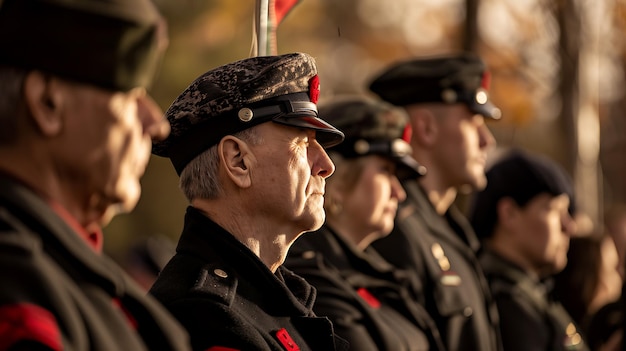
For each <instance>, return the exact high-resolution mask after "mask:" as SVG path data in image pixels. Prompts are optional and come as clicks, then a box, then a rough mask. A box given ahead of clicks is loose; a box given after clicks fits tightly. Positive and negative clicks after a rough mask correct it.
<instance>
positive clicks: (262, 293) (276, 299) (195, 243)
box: [150, 207, 345, 351]
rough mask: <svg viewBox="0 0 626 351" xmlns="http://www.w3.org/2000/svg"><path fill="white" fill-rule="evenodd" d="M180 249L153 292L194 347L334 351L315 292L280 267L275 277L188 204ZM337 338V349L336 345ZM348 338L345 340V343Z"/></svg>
mask: <svg viewBox="0 0 626 351" xmlns="http://www.w3.org/2000/svg"><path fill="white" fill-rule="evenodd" d="M176 250H177V253H176V255H175V256H174V257H173V258H172V260H171V261H170V262H169V263H168V264H167V265H166V266H165V268H164V269H163V271H162V272H161V274H160V275H159V277H158V279H157V281H156V282H155V284H154V285H153V286H152V289H151V290H150V292H151V293H152V294H154V296H155V297H156V298H157V299H158V300H160V301H161V302H162V303H163V304H164V305H165V306H166V307H167V308H168V309H169V310H170V311H171V312H172V313H173V314H174V315H175V316H176V317H177V318H178V319H179V321H180V322H181V323H182V324H183V325H184V326H185V327H186V328H187V330H188V331H189V334H190V336H191V340H192V344H193V347H194V349H195V350H207V349H210V347H216V348H215V349H219V348H217V347H228V348H229V349H234V350H246V351H248V350H276V351H278V350H290V351H291V350H324V351H326V350H335V349H339V348H340V347H339V345H342V346H345V340H340V339H337V340H336V339H335V337H334V332H333V328H332V324H331V322H330V320H329V319H328V318H325V317H317V316H315V314H314V313H313V310H312V305H313V302H314V300H315V294H316V292H315V289H314V288H313V287H312V286H311V285H309V284H308V283H307V282H306V281H305V280H304V279H302V278H301V277H299V276H297V275H295V274H294V273H292V272H291V271H289V270H287V269H285V268H284V267H280V268H279V269H278V270H277V271H276V274H273V273H272V272H271V271H270V270H269V269H268V268H267V266H265V264H264V263H263V262H261V260H260V259H259V258H258V257H257V256H256V255H255V254H254V253H253V252H252V251H250V250H249V249H248V248H247V247H246V246H244V245H243V244H242V243H241V242H239V241H238V240H237V239H236V238H235V237H234V236H232V235H231V234H230V233H228V232H227V231H225V230H224V229H223V228H221V227H220V226H219V225H217V224H216V223H215V222H213V221H212V220H211V219H209V218H208V217H206V216H205V215H203V214H202V213H201V212H200V211H199V210H197V209H195V208H193V207H189V208H187V214H186V216H185V226H184V229H183V233H182V236H181V237H180V240H179V242H178V247H177V249H176ZM336 341H337V345H338V346H337V347H336V346H335V342H336ZM341 341H343V343H341Z"/></svg>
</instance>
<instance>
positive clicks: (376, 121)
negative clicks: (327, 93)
mask: <svg viewBox="0 0 626 351" xmlns="http://www.w3.org/2000/svg"><path fill="white" fill-rule="evenodd" d="M319 111H320V115H321V116H323V117H324V119H325V120H326V121H328V122H329V123H331V124H332V125H334V126H335V127H337V128H339V129H340V130H341V131H342V132H343V133H344V134H345V140H344V141H343V142H342V143H341V144H339V145H336V146H333V147H331V148H329V149H328V151H329V152H337V153H339V154H341V155H342V156H343V157H345V158H356V157H362V156H367V155H380V156H383V157H387V158H390V159H391V160H393V161H395V162H396V163H397V165H398V171H397V176H398V178H400V179H407V178H415V177H419V176H422V175H424V174H426V168H425V167H424V166H422V165H420V164H419V163H418V162H417V161H416V160H415V159H413V157H411V154H412V152H413V150H412V148H411V146H410V145H409V143H408V142H409V141H410V140H409V139H410V126H409V125H408V124H407V123H408V115H407V114H406V112H405V111H404V110H403V109H400V108H397V107H395V106H393V105H391V104H388V103H386V102H384V101H374V100H370V99H367V98H365V97H360V96H359V97H343V98H337V99H335V100H333V101H330V102H327V103H325V104H320V107H319Z"/></svg>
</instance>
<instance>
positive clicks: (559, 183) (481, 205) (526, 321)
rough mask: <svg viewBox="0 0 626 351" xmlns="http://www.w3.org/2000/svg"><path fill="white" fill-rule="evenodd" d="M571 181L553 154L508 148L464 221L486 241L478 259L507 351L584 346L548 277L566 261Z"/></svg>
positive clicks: (571, 231)
mask: <svg viewBox="0 0 626 351" xmlns="http://www.w3.org/2000/svg"><path fill="white" fill-rule="evenodd" d="M573 202H574V196H573V186H572V184H571V180H570V178H569V176H568V175H567V173H566V172H565V170H563V169H562V168H561V167H559V166H558V165H557V164H556V163H555V162H553V161H552V160H550V159H548V158H546V157H543V156H539V155H533V154H530V153H526V152H522V151H520V150H514V151H512V152H510V153H508V154H507V155H505V156H504V157H502V158H501V159H500V160H498V161H497V162H496V163H495V164H494V165H493V166H492V167H491V168H490V169H489V171H488V172H487V187H486V188H485V189H483V190H482V191H480V192H478V193H476V194H475V196H474V199H473V202H472V206H471V209H470V216H469V218H470V221H471V223H472V225H473V227H474V229H475V230H476V233H477V234H478V236H479V237H480V238H481V239H483V240H484V242H485V247H484V250H483V251H482V253H481V255H480V263H481V265H482V267H483V269H484V272H485V274H486V276H487V279H488V280H489V284H490V286H491V289H492V293H493V296H494V299H495V300H496V303H497V305H498V310H499V312H500V327H501V331H502V343H503V345H504V349H505V350H507V351H516V350H519V351H522V350H524V351H526V350H550V351H558V350H563V351H565V350H588V348H587V346H586V345H585V342H584V341H583V336H582V335H581V333H580V332H579V331H578V329H577V326H576V325H575V324H574V322H573V320H572V318H571V317H570V316H569V314H568V313H567V311H566V310H565V308H564V307H563V306H562V305H561V303H560V302H559V301H558V300H556V299H554V297H553V295H554V294H553V292H552V291H551V285H552V284H551V277H552V276H553V275H554V274H556V273H558V272H560V271H561V270H563V268H565V265H566V263H567V251H568V248H569V242H570V237H571V235H572V234H574V233H575V230H576V224H575V222H574V219H573V218H572V213H573Z"/></svg>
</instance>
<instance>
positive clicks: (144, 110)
mask: <svg viewBox="0 0 626 351" xmlns="http://www.w3.org/2000/svg"><path fill="white" fill-rule="evenodd" d="M164 25H165V23H164V20H163V18H162V17H161V16H160V14H159V13H158V11H157V9H156V8H155V7H154V5H153V4H152V3H151V2H150V1H148V0H126V1H99V0H82V1H62V0H45V1H44V0H4V1H0V48H1V49H0V81H1V82H2V84H0V96H1V98H0V123H1V124H2V127H1V128H0V286H2V288H1V289H0V350H44V349H45V350H83V351H87V350H90V351H95V350H101V351H110V350H164V349H167V350H188V349H189V338H188V336H187V333H186V332H185V330H184V329H183V328H182V327H181V326H180V324H179V323H178V322H177V321H176V320H175V319H174V318H173V317H172V316H171V315H170V314H169V313H168V312H167V311H166V310H165V309H164V308H163V307H162V306H161V305H160V304H159V303H158V302H157V301H156V300H154V299H153V298H152V297H147V296H146V294H145V290H143V289H141V288H140V287H139V286H138V285H137V284H135V283H134V281H133V280H132V279H131V278H130V277H128V275H126V274H125V273H124V272H123V270H122V269H121V268H120V267H119V266H117V265H116V264H114V263H113V261H112V260H111V259H109V258H108V257H106V256H105V255H104V254H103V253H102V252H101V251H102V241H103V238H102V231H101V227H102V226H104V225H106V224H107V223H108V222H109V221H110V220H111V218H112V217H113V216H115V215H116V214H117V213H120V212H128V211H130V210H132V209H133V208H134V207H135V204H136V203H137V201H138V199H139V195H140V191H141V188H140V183H139V179H140V177H141V175H142V174H143V172H144V170H145V167H146V164H147V162H148V160H149V157H150V149H151V145H152V141H151V139H153V138H154V139H159V138H164V137H166V136H167V134H168V132H169V124H168V123H167V121H166V120H165V119H164V118H163V113H162V111H160V109H159V108H158V106H157V104H156V103H155V102H154V101H153V100H152V99H151V98H150V96H149V95H148V94H147V93H146V89H147V87H148V86H149V84H150V80H151V79H152V77H153V75H154V73H155V69H156V67H157V63H158V61H159V59H160V57H161V56H162V53H163V50H164V48H165V46H166V40H167V38H166V31H165V28H164Z"/></svg>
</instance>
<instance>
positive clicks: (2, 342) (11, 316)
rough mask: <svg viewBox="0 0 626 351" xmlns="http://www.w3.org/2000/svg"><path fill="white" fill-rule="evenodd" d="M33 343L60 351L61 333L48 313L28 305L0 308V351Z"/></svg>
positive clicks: (35, 306)
mask: <svg viewBox="0 0 626 351" xmlns="http://www.w3.org/2000/svg"><path fill="white" fill-rule="evenodd" d="M19 341H34V342H38V343H40V344H43V345H45V346H47V347H49V348H50V349H52V350H58V351H61V350H62V349H63V347H62V343H61V332H60V331H59V327H58V325H57V322H56V319H55V318H54V315H52V313H50V311H48V310H46V309H44V308H42V307H40V306H37V305H33V304H29V303H20V304H14V305H4V306H0V351H4V350H8V349H9V348H10V347H11V346H13V345H15V344H17V343H18V342H19Z"/></svg>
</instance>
